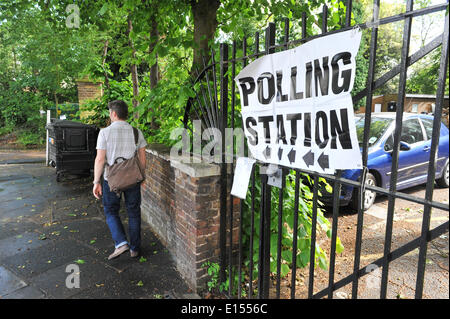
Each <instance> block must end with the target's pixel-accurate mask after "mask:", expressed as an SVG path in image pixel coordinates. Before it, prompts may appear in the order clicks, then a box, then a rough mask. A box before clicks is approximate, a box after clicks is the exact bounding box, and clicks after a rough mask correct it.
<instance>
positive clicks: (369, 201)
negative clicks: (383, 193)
mask: <svg viewBox="0 0 450 319" xmlns="http://www.w3.org/2000/svg"><path fill="white" fill-rule="evenodd" d="M366 184H367V185H370V186H377V180H376V179H375V176H373V175H372V174H371V173H367V176H366ZM376 197H377V193H376V192H374V191H372V190H369V189H366V191H365V192H364V210H368V209H369V208H370V207H371V206H372V205H373V203H374V202H375V198H376Z"/></svg>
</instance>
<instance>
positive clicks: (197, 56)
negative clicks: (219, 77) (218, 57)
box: [190, 0, 220, 75]
mask: <svg viewBox="0 0 450 319" xmlns="http://www.w3.org/2000/svg"><path fill="white" fill-rule="evenodd" d="M219 6H220V0H191V9H192V15H193V16H194V41H195V43H196V44H197V45H198V47H197V48H196V49H194V60H193V63H192V67H191V71H190V74H191V75H195V74H196V68H199V70H201V69H203V60H202V55H203V56H205V58H206V59H207V60H208V58H209V54H210V52H209V45H208V42H209V41H210V40H211V39H212V38H213V37H214V33H215V32H216V28H217V17H216V14H217V9H218V8H219Z"/></svg>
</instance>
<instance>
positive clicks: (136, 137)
mask: <svg viewBox="0 0 450 319" xmlns="http://www.w3.org/2000/svg"><path fill="white" fill-rule="evenodd" d="M132 128H133V135H134V144H135V146H136V150H135V151H134V156H137V145H138V141H139V131H138V129H137V128H135V127H132ZM118 159H122V160H124V161H125V160H126V158H123V157H117V158H115V159H114V164H116V161H117V160H118ZM106 165H108V166H110V165H109V164H108V163H106Z"/></svg>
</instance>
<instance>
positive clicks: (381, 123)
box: [322, 112, 449, 210]
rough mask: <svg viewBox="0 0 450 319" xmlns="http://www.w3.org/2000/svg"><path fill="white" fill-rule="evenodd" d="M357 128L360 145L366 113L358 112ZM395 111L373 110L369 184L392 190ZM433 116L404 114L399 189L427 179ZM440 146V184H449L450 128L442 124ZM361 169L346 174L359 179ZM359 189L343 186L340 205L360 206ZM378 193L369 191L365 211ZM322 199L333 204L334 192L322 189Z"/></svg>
mask: <svg viewBox="0 0 450 319" xmlns="http://www.w3.org/2000/svg"><path fill="white" fill-rule="evenodd" d="M355 124H356V130H357V135H358V140H359V141H360V145H362V140H363V135H364V116H363V115H357V116H356V119H355ZM394 129H395V113H390V112H382V113H373V114H372V116H371V125H370V135H369V153H368V162H367V167H368V173H367V176H366V184H369V185H374V186H378V187H382V188H386V189H389V184H390V179H391V165H392V150H393V145H394ZM432 131H433V116H429V115H425V114H412V113H404V115H403V125H402V133H401V139H400V152H399V161H398V175H397V190H402V189H405V188H409V187H412V186H416V185H420V184H424V183H426V181H427V175H428V162H429V158H430V148H431V134H432ZM440 134H441V135H440V138H439V149H438V155H437V161H436V183H437V184H438V185H439V186H441V187H449V168H448V165H449V160H448V159H449V141H448V139H449V130H448V128H447V127H446V126H445V125H444V124H443V123H441V132H440ZM360 175H361V170H360V169H355V170H345V171H343V173H342V177H344V178H347V179H351V180H358V178H359V177H360ZM356 195H357V190H356V189H355V188H354V187H352V186H347V185H342V191H341V197H340V204H341V206H346V205H350V206H351V207H352V208H356V207H357V203H358V202H357V196H356ZM375 197H376V192H374V191H371V190H367V189H366V191H365V194H364V210H367V209H368V208H369V207H370V206H372V204H373V203H374V201H375ZM322 201H323V202H324V203H325V204H331V203H332V196H331V194H330V193H324V192H322Z"/></svg>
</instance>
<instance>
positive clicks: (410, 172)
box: [397, 118, 430, 189]
mask: <svg viewBox="0 0 450 319" xmlns="http://www.w3.org/2000/svg"><path fill="white" fill-rule="evenodd" d="M400 141H401V142H404V143H407V145H406V144H404V145H405V146H408V148H409V149H407V150H406V149H404V150H402V148H403V147H400V153H399V160H398V179H397V188H398V189H401V188H405V187H410V186H414V185H418V184H421V183H424V182H425V181H426V171H427V167H428V160H429V156H430V147H429V145H428V144H426V143H425V138H424V134H423V129H422V125H421V124H420V122H419V119H418V118H411V119H407V120H405V121H403V127H402V134H401V136H400Z"/></svg>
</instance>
